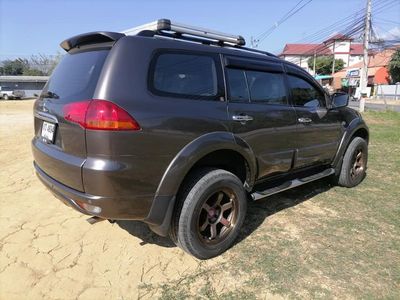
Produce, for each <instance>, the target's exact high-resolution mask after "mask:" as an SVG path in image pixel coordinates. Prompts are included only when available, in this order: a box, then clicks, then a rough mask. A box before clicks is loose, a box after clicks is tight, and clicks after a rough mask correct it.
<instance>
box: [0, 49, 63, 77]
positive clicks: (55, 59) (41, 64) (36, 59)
mask: <svg viewBox="0 0 400 300" xmlns="http://www.w3.org/2000/svg"><path fill="white" fill-rule="evenodd" d="M61 58H62V55H61V54H59V53H58V54H57V55H55V56H48V55H44V54H39V55H32V56H31V57H30V59H26V58H17V59H14V60H9V59H8V60H4V61H2V62H1V64H0V65H2V66H1V67H0V75H31V76H40V75H50V74H51V72H52V71H53V70H54V68H55V67H56V65H57V64H58V63H59V61H60V60H61Z"/></svg>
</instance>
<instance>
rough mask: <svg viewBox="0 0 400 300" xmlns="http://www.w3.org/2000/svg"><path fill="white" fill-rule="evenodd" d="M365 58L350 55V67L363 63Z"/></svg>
mask: <svg viewBox="0 0 400 300" xmlns="http://www.w3.org/2000/svg"><path fill="white" fill-rule="evenodd" d="M362 59H363V56H362V55H350V57H349V66H352V65H354V64H356V63H359V62H360V61H362Z"/></svg>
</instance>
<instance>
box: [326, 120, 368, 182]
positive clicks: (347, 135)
mask: <svg viewBox="0 0 400 300" xmlns="http://www.w3.org/2000/svg"><path fill="white" fill-rule="evenodd" d="M359 129H364V130H366V131H367V133H368V136H369V129H368V126H367V124H365V122H364V120H363V119H362V118H361V117H357V118H355V119H353V120H352V121H351V122H350V123H349V125H348V126H347V128H346V130H345V131H344V133H343V136H342V139H341V141H340V144H339V147H338V150H337V152H336V155H335V158H334V159H333V163H332V165H333V166H334V168H335V171H336V175H337V174H338V173H339V172H340V168H341V165H342V160H343V156H344V153H345V152H346V149H347V147H348V146H349V144H350V142H351V140H352V137H353V136H354V134H355V133H356V132H357V131H358V130H359ZM367 142H368V141H367Z"/></svg>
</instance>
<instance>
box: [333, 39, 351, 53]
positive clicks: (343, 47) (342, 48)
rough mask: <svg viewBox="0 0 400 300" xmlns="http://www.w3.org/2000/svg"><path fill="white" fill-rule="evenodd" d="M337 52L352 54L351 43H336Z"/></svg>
mask: <svg viewBox="0 0 400 300" xmlns="http://www.w3.org/2000/svg"><path fill="white" fill-rule="evenodd" d="M335 52H350V41H335Z"/></svg>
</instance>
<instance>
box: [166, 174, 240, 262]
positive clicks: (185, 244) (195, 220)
mask: <svg viewBox="0 0 400 300" xmlns="http://www.w3.org/2000/svg"><path fill="white" fill-rule="evenodd" d="M177 201H178V205H177V209H176V211H175V213H174V216H173V220H172V224H171V234H170V235H171V238H172V240H174V241H175V242H176V244H177V245H178V246H179V247H181V248H182V249H183V250H185V251H186V252H188V253H189V254H192V255H193V256H195V257H197V258H200V259H208V258H212V257H215V256H217V255H219V254H221V253H223V252H224V251H226V250H227V249H228V248H229V247H231V246H232V244H233V243H234V241H235V239H236V238H237V236H238V234H239V230H240V227H241V226H242V224H243V221H244V218H245V215H246V209H247V198H246V193H245V190H244V188H243V183H242V182H241V181H240V179H239V178H238V177H237V176H235V175H234V174H232V173H230V172H228V171H225V170H221V169H210V168H208V169H200V170H197V171H194V172H193V173H192V174H191V175H189V178H188V180H186V181H185V182H184V185H183V188H182V190H181V192H180V193H179V195H178V198H177Z"/></svg>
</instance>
